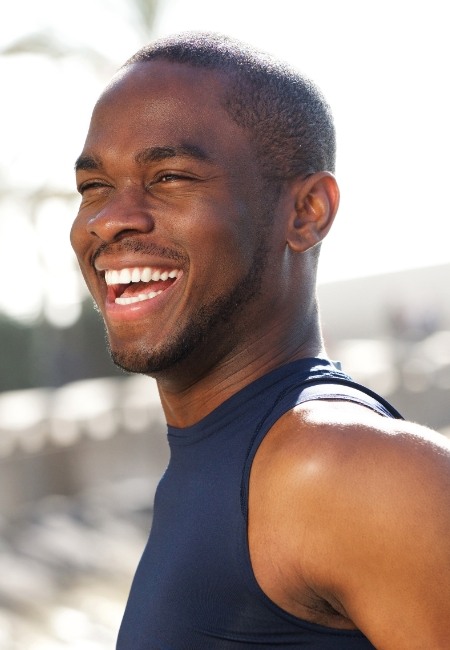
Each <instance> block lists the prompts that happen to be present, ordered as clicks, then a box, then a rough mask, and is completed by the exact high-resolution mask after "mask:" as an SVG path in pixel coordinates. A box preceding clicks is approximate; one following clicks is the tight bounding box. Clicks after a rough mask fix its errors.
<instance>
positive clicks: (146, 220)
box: [86, 191, 155, 243]
mask: <svg viewBox="0 0 450 650" xmlns="http://www.w3.org/2000/svg"><path fill="white" fill-rule="evenodd" d="M137 194H138V192H137V191H133V192H123V193H122V194H120V195H119V194H117V195H116V196H114V197H113V198H111V199H110V200H109V201H108V202H107V204H106V205H103V206H102V207H101V209H99V211H98V212H96V213H95V214H93V215H91V216H89V217H88V219H87V221H86V230H87V233H88V234H89V235H91V236H92V235H93V236H94V237H98V238H99V239H101V240H102V242H106V243H111V242H113V241H118V240H119V239H121V238H122V237H123V236H129V235H130V234H132V233H140V234H144V233H148V232H150V231H152V230H153V228H154V226H155V223H154V219H153V216H152V214H151V208H150V206H149V205H148V203H147V202H146V201H145V197H140V196H138V195H137Z"/></svg>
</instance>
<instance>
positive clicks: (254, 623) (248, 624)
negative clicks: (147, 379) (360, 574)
mask: <svg viewBox="0 0 450 650" xmlns="http://www.w3.org/2000/svg"><path fill="white" fill-rule="evenodd" d="M315 399H342V400H350V401H354V402H357V403H358V404H363V405H366V406H368V407H369V408H371V409H373V410H375V411H377V412H378V413H381V414H382V415H385V416H388V417H401V416H400V415H399V414H398V413H397V411H395V410H394V409H393V408H392V407H391V406H390V405H389V404H388V403H387V402H385V401H384V400H383V399H382V398H380V397H378V396H377V395H375V394H374V393H372V392H371V391H369V390H368V389H366V388H364V387H362V386H359V385H358V384H355V383H354V382H352V380H351V379H350V377H348V376H347V375H345V374H344V373H342V372H340V370H338V368H337V367H336V366H334V365H333V364H332V363H331V362H329V361H327V360H324V359H302V360H300V361H295V362H292V363H290V364H288V365H286V366H283V367H280V368H277V369H276V370H274V371H272V372H270V373H269V374H267V375H265V376H264V377H261V378H260V379H258V380H256V381H255V382H254V383H252V384H250V385H248V386H246V387H245V388H244V389H242V390H241V391H239V392H238V393H236V394H235V395H233V396H232V397H231V398H229V399H228V400H227V401H226V402H224V403H223V404H221V405H220V406H219V407H218V408H216V409H215V410H214V411H213V412H212V413H210V414H209V415H207V416H206V417H205V418H204V419H203V420H201V421H200V422H198V423H197V424H195V425H193V426H190V427H187V428H184V429H180V428H175V427H169V429H168V438H169V445H170V451H171V456H170V462H169V465H168V467H167V470H166V472H165V474H164V476H163V477H162V479H161V481H160V483H159V486H158V489H157V491H156V496H155V504H154V516H153V523H152V529H151V533H150V537H149V540H148V543H147V546H146V548H145V551H144V554H143V556H142V559H141V561H140V564H139V567H138V569H137V572H136V576H135V578H134V581H133V585H132V588H131V593H130V597H129V600H128V604H127V607H126V611H125V615H124V619H123V622H122V626H121V628H120V632H119V638H118V645H117V648H118V650H257V649H258V650H274V649H276V648H283V649H284V650H294V649H299V648H314V649H320V650H368V649H369V648H373V646H372V644H371V643H370V642H369V641H368V639H367V638H366V637H364V636H363V635H362V634H361V633H360V632H359V631H353V630H337V629H331V628H328V627H324V626H321V625H317V624H314V623H309V622H306V621H303V620H300V619H298V618H297V617H295V616H293V615H291V614H289V613H287V612H285V611H284V610H282V609H281V608H280V607H278V606H277V605H276V604H275V603H273V602H272V601H271V600H270V599H269V598H268V597H267V596H266V595H265V594H264V593H263V591H262V590H261V589H260V587H259V585H258V584H257V582H256V579H255V577H254V574H253V571H252V567H251V563H250V556H249V549H248V544H247V502H248V499H247V497H248V483H249V475H250V468H251V465H252V460H253V458H254V455H255V453H256V451H257V449H258V446H259V445H260V443H261V441H262V440H263V438H264V436H265V435H266V433H267V432H268V431H269V429H270V428H271V427H272V426H273V424H274V423H275V422H276V421H277V419H279V418H280V417H281V416H282V415H283V414H284V413H286V412H287V411H289V410H290V409H292V408H293V407H294V406H295V405H297V404H300V403H302V402H305V401H308V400H315Z"/></svg>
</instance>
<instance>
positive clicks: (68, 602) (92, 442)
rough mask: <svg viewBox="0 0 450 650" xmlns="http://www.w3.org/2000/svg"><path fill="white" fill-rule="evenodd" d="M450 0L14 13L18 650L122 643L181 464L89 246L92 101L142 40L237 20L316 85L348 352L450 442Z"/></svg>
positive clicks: (12, 586)
mask: <svg viewBox="0 0 450 650" xmlns="http://www.w3.org/2000/svg"><path fill="white" fill-rule="evenodd" d="M446 5H447V3H446V2H445V1H444V0H442V1H441V2H439V1H437V0H428V1H427V2H426V3H425V2H423V1H421V2H419V1H414V0H411V1H409V2H406V1H402V0H390V1H389V2H388V1H386V0H378V1H377V2H376V3H375V2H364V3H362V2H359V1H358V0H354V1H352V0H341V1H339V2H336V1H335V0H323V1H322V2H320V3H311V2H307V1H305V0H298V1H297V2H296V1H295V0H294V1H293V0H278V2H277V3H273V2H265V1H263V0H259V1H254V0H247V1H246V0H228V2H226V3H221V2H216V3H215V2H211V0H209V1H203V0H190V1H189V2H183V1H182V0H154V1H151V0H77V2H74V1H73V0H40V2H39V3H37V2H34V0H15V2H14V3H8V4H6V3H2V6H1V8H0V78H1V95H2V102H1V108H0V115H1V120H0V143H1V146H0V272H1V274H2V276H3V282H2V289H1V291H0V650H19V649H20V650H44V649H45V650H62V649H64V650H69V649H70V650H81V649H82V650H103V649H106V648H113V647H114V645H115V637H116V634H117V629H118V626H119V624H120V619H121V616H122V612H123V608H124V605H125V601H126V597H127V592H128V588H129V584H130V581H131V578H132V575H133V571H134V568H135V565H136V563H137V561H138V559H139V556H140V553H141V552H142V549H143V546H144V544H145V540H146V536H147V534H148V529H149V526H150V521H151V509H152V500H153V493H154V489H155V486H156V484H157V481H158V478H159V476H160V474H161V473H162V471H163V470H164V466H165V463H166V462H167V448H166V443H165V437H164V433H165V428H164V422H163V418H162V415H161V410H160V407H159V403H158V398H157V394H156V389H155V385H154V382H153V381H152V380H150V379H147V378H143V377H133V376H127V375H125V374H124V373H121V372H119V371H118V370H116V369H115V368H114V366H113V365H112V363H111V362H110V360H109V358H108V356H107V353H106V351H105V345H104V334H103V327H102V324H101V322H100V319H99V317H98V315H97V314H96V313H95V311H94V310H93V307H92V303H91V301H90V299H89V298H88V296H87V294H86V291H85V289H84V286H83V283H82V280H81V278H80V275H79V273H78V270H77V267H76V263H75V260H74V256H73V254H72V252H71V249H70V246H69V241H68V233H69V228H70V224H71V221H72V219H73V217H74V215H75V213H76V210H77V203H78V200H77V196H76V194H75V192H74V179H73V164H74V161H75V159H76V157H77V156H78V154H79V153H80V151H81V148H82V145H83V140H84V136H85V133H86V130H87V126H88V123H89V118H90V113H91V110H92V107H93V104H94V102H95V100H96V98H97V96H98V94H99V93H100V92H101V90H102V88H103V87H104V85H105V83H106V82H107V81H108V80H109V78H110V77H111V76H112V74H114V72H115V70H116V69H117V68H118V67H119V66H120V65H121V64H122V63H123V62H124V61H125V60H126V59H127V58H128V57H129V56H130V55H131V54H133V53H134V52H135V51H136V50H137V49H138V48H139V47H140V46H141V45H143V44H145V43H146V42H148V41H149V40H151V39H152V38H154V37H158V36H162V35H166V34H169V33H174V32H179V31H184V30H191V29H209V30H214V31H222V32H225V33H228V34H230V35H233V36H236V37H238V38H241V39H243V40H246V41H249V42H251V43H253V44H254V45H256V46H258V47H260V48H262V49H265V50H267V51H269V52H272V53H274V54H276V55H277V56H279V57H280V58H284V59H286V60H288V61H289V62H290V63H291V64H292V65H294V66H296V67H297V68H299V69H300V70H302V71H304V72H305V73H306V74H307V75H309V76H311V77H312V78H313V79H314V80H315V81H316V82H317V83H318V84H319V85H320V86H321V88H322V89H323V91H324V92H325V94H326V96H327V97H328V99H329V102H330V104H331V106H332V108H333V111H334V114H335V119H336V127H337V132H338V165H337V176H338V179H339V181H340V186H341V192H342V199H341V208H340V212H339V217H338V220H337V222H336V224H335V226H334V230H333V232H332V233H331V234H330V236H329V238H328V241H327V242H326V243H325V245H324V247H323V253H322V263H321V272H320V286H319V295H320V300H321V305H322V320H323V325H324V331H325V336H326V340H327V344H328V348H329V353H330V354H331V356H333V357H334V358H338V359H340V360H341V361H342V362H343V365H344V368H345V369H346V370H347V372H349V373H350V374H353V375H354V377H355V378H356V379H358V380H360V381H362V382H364V383H366V384H367V385H369V386H370V387H372V388H373V389H375V390H376V391H378V392H380V393H382V394H383V395H384V396H385V397H387V398H388V399H390V400H391V401H392V402H393V403H394V404H395V405H396V406H397V408H399V409H400V410H401V411H402V412H403V413H404V415H405V416H406V417H407V418H408V419H412V420H417V421H420V422H422V423H424V424H427V425H429V426H431V427H434V428H437V429H438V430H440V431H441V432H443V433H444V434H447V435H448V434H449V433H450V407H449V396H450V297H449V280H450V254H449V244H448V242H449V234H450V227H449V216H450V215H449V214H448V202H447V200H446V188H447V185H448V176H449V171H450V170H449V163H448V150H449V145H450V129H449V126H448V115H449V114H450V93H448V88H447V86H448V61H449V60H450V43H449V40H448V36H447V26H448V19H447V15H446V9H447V6H446Z"/></svg>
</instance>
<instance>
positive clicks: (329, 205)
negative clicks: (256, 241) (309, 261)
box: [286, 172, 339, 253]
mask: <svg viewBox="0 0 450 650" xmlns="http://www.w3.org/2000/svg"><path fill="white" fill-rule="evenodd" d="M290 189H291V199H293V202H292V203H291V205H292V210H291V214H290V216H289V222H288V228H287V234H286V241H287V244H288V246H289V248H291V249H292V250H293V251H294V252H297V253H304V252H305V251H307V250H309V249H310V248H312V247H313V246H316V244H318V243H320V242H321V241H322V240H323V238H324V237H325V235H326V234H327V233H328V231H329V230H330V228H331V225H332V223H333V221H334V217H335V215H336V212H337V209H338V206H339V188H338V185H337V182H336V179H335V178H334V176H333V174H331V173H330V172H317V173H315V174H312V175H311V176H308V177H307V178H306V179H296V180H294V181H293V182H292V185H291V187H290Z"/></svg>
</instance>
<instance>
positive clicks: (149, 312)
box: [72, 61, 450, 650]
mask: <svg viewBox="0 0 450 650" xmlns="http://www.w3.org/2000/svg"><path fill="white" fill-rule="evenodd" d="M226 84H227V80H226V78H224V77H223V76H221V75H220V74H218V73H216V72H211V71H205V70H201V73H199V71H198V70H196V69H194V68H191V67H189V66H183V65H179V64H176V65H175V64H171V63H167V62H161V61H157V62H151V63H140V64H134V65H132V66H131V67H129V68H127V69H125V71H124V72H121V73H120V74H119V75H118V76H117V77H116V78H115V79H114V80H113V83H112V84H111V85H110V86H109V87H108V89H107V90H106V91H105V93H104V94H103V95H102V97H101V98H100V100H99V103H98V104H97V106H96V108H95V111H94V114H93V118H92V122H91V127H90V130H89V133H88V136H87V140H86V143H85V147H84V150H83V153H82V156H81V157H80V159H79V164H78V167H79V169H78V171H77V183H78V187H79V189H80V191H81V193H82V196H83V198H82V204H81V207H80V211H79V214H78V216H77V218H76V220H75V223H74V226H73V229H72V243H73V246H74V249H75V251H76V253H77V256H78V259H79V263H80V267H81V269H82V271H83V274H84V277H85V279H86V282H87V284H88V287H89V289H90V291H91V293H92V295H93V297H94V299H95V301H96V302H97V305H98V307H99V309H100V311H101V313H102V315H103V317H104V320H105V324H106V328H107V331H108V337H109V341H110V346H111V351H112V353H113V355H115V356H116V358H117V359H119V360H120V362H121V363H122V365H127V366H128V367H129V368H130V369H134V370H137V371H145V372H147V373H148V374H151V375H153V376H154V377H155V378H156V380H157V382H158V387H159V391H160V395H161V401H162V405H163V408H164V412H165V414H166V418H167V421H168V422H169V423H170V424H173V425H175V426H178V427H182V426H186V425H189V424H192V423H194V422H197V421H198V420H200V419H201V418H202V417H204V416H205V415H207V414H208V413H209V412H211V411H212V410H213V409H214V408H215V407H216V406H218V405H219V404H221V403H222V402H223V401H225V400H226V399H227V398H228V397H230V396H231V395H232V394H234V393H235V392H237V391H238V390H240V389H241V388H243V387H244V386H246V385H247V384H248V383H250V382H252V381H253V380H255V379H257V378H258V377H260V376H262V375H264V374H265V373H267V372H269V371H270V370H272V369H273V368H276V367H278V366H280V365H282V364H285V363H288V362H290V361H293V360H295V359H299V358H303V357H311V356H317V355H325V350H324V348H323V343H322V337H321V332H320V325H319V321H318V311H317V305H316V301H315V271H316V269H315V266H316V255H315V254H314V249H315V247H316V246H317V244H318V243H320V242H321V241H322V239H323V238H324V237H325V235H326V234H327V232H328V230H329V228H330V227H331V224H332V222H333V219H334V216H335V214H336V211H337V207H338V202H339V192H338V188H337V185H336V181H335V179H334V177H333V176H332V175H331V174H329V173H328V172H318V173H316V174H313V175H310V176H308V177H306V178H294V179H289V180H286V181H285V182H284V183H283V184H282V186H281V189H280V191H279V192H274V191H273V190H272V189H271V186H270V184H269V183H268V181H267V179H265V178H264V177H263V176H262V174H261V171H260V168H259V165H258V161H257V159H256V157H255V153H254V148H253V146H252V144H251V140H250V139H249V137H248V134H247V133H246V132H245V131H244V130H242V129H241V128H240V127H238V126H237V125H236V124H235V123H234V122H233V121H232V120H231V119H230V118H229V116H228V115H227V114H226V112H225V111H224V109H223V108H222V104H221V99H222V97H223V93H224V90H225V88H226ZM136 267H138V268H141V269H142V268H144V267H151V268H152V269H155V268H156V269H158V270H159V271H160V272H161V273H164V272H166V274H168V273H169V272H172V275H174V276H175V275H176V278H175V280H174V279H173V278H172V279H166V280H162V281H161V284H160V285H159V284H157V283H156V284H155V287H158V288H159V289H160V290H161V293H159V294H158V295H157V296H155V297H153V298H151V299H150V298H149V299H143V300H139V302H131V303H130V304H122V303H120V299H121V298H123V297H124V296H125V295H128V294H123V295H122V296H118V289H117V288H114V287H109V288H108V287H107V285H106V283H105V271H109V270H111V269H113V270H119V271H120V270H122V269H133V268H136ZM163 277H165V276H163ZM241 285H242V286H241ZM129 291H130V292H131V289H130V290H129ZM130 295H131V294H130ZM133 295H135V294H133ZM117 297H119V304H118V303H117V302H116V301H115V299H116V298H117ZM225 297H229V300H228V301H227V300H225ZM133 300H134V298H133ZM204 305H206V306H207V309H204V308H203V306H204ZM200 312H201V313H202V314H203V315H202V317H201V318H200V317H199V313H200ZM203 312H204V313H203ZM192 322H194V323H195V327H191V326H190V324H191V323H192ZM198 331H202V336H201V337H197V338H196V332H198ZM148 359H151V364H152V366H151V368H150V366H146V368H145V370H143V368H144V366H145V364H147V363H148ZM449 469H450V452H449V448H448V444H447V442H446V440H445V439H444V438H443V437H441V436H439V435H438V434H434V433H432V432H429V431H428V430H426V429H424V428H422V427H420V426H418V425H414V424H411V423H405V422H402V421H397V420H390V419H388V418H383V417H381V416H379V415H377V414H375V413H373V412H372V411H370V410H368V409H366V408H364V407H361V406H358V405H355V404H350V403H345V402H339V403H334V402H331V401H329V402H323V401H321V402H311V403H308V404H306V405H303V406H301V407H298V408H297V409H295V410H294V411H291V412H289V413H287V414H286V415H285V416H283V417H282V418H281V419H280V420H279V421H278V422H277V423H276V424H275V425H274V427H273V428H272V429H271V431H270V432H269V433H268V435H267V436H266V438H265V439H264V441H263V443H262V444H261V446H260V448H259V450H258V452H257V454H256V457H255V460H254V463H253V466H252V472H251V479H250V495H249V547H250V556H251V561H252V566H253V569H254V572H255V576H256V578H257V580H258V582H259V584H260V586H261V587H262V589H263V590H264V591H265V593H266V594H267V595H268V596H269V598H271V599H272V600H273V601H275V602H276V603H277V604H278V605H280V606H281V607H282V608H284V609H285V610H287V611H288V612H290V613H292V614H294V615H296V616H298V617H299V618H301V619H304V620H308V621H312V622H316V623H321V624H322V625H326V626H329V627H334V628H348V629H354V628H358V629H360V630H361V631H362V632H363V633H364V634H365V635H366V636H367V637H368V638H369V639H370V640H371V642H372V643H373V645H375V647H377V648H379V649H381V650H402V649H403V648H404V649H405V650H406V649H408V650H415V649H417V650H419V649H421V650H422V649H423V648H433V649H441V648H442V649H443V648H447V647H448V641H449V639H450V625H449V620H450V611H449V608H450V579H449V572H450V549H449V546H450V545H449V543H448V539H449V537H450V515H449V513H450V497H449V493H450V490H449V488H450V479H449V477H450V472H449Z"/></svg>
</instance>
